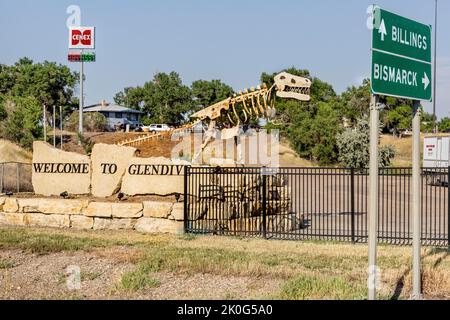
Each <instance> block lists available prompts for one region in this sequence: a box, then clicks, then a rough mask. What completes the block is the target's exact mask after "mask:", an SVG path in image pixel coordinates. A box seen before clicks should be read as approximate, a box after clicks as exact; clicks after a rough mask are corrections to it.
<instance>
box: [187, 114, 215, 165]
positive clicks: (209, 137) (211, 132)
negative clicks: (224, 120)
mask: <svg viewBox="0 0 450 320" xmlns="http://www.w3.org/2000/svg"><path fill="white" fill-rule="evenodd" d="M215 135H216V122H215V121H211V122H210V123H209V126H208V130H207V131H206V133H205V139H204V141H203V143H202V145H201V147H200V150H198V151H197V153H196V154H195V155H194V157H193V158H192V163H197V160H198V158H199V156H200V155H201V154H202V152H203V150H204V149H205V148H206V146H207V145H208V144H209V142H210V141H211V140H212V138H213V137H214V136H215Z"/></svg>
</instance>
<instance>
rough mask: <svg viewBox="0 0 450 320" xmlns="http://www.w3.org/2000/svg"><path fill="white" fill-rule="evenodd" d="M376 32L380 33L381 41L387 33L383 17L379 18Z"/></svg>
mask: <svg viewBox="0 0 450 320" xmlns="http://www.w3.org/2000/svg"><path fill="white" fill-rule="evenodd" d="M378 33H379V34H381V41H384V37H385V36H386V35H387V32H386V25H385V24H384V19H383V20H381V23H380V28H378Z"/></svg>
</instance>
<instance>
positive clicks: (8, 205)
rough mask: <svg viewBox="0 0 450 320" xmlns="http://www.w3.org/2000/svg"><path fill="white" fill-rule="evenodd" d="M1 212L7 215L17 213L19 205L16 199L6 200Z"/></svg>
mask: <svg viewBox="0 0 450 320" xmlns="http://www.w3.org/2000/svg"><path fill="white" fill-rule="evenodd" d="M3 211H4V212H7V213H13V212H18V211H19V204H18V203H17V199H16V198H6V199H5V203H4V204H3Z"/></svg>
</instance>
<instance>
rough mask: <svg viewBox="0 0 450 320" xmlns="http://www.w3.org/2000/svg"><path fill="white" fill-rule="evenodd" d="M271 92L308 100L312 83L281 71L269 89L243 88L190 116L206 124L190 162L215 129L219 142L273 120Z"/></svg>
mask: <svg viewBox="0 0 450 320" xmlns="http://www.w3.org/2000/svg"><path fill="white" fill-rule="evenodd" d="M273 91H275V94H276V96H277V97H280V98H285V99H296V100H298V101H309V100H310V91H311V80H309V79H307V78H303V77H299V76H294V75H292V74H289V73H287V72H282V73H280V74H277V75H276V76H275V77H274V84H273V85H272V87H270V88H268V87H267V85H265V84H263V85H262V87H260V86H258V87H257V88H256V89H255V88H251V89H250V90H247V89H245V90H244V92H239V94H235V95H234V96H233V97H229V98H227V99H225V100H223V101H220V102H218V103H215V104H213V105H212V106H209V107H207V108H205V109H202V110H200V111H198V112H196V113H194V114H193V115H191V118H193V119H194V120H197V121H203V122H206V124H207V125H208V130H207V131H206V134H205V137H204V141H203V144H202V146H201V149H200V150H199V151H198V152H197V153H196V154H195V156H194V158H193V162H196V161H197V158H198V157H199V156H200V154H201V153H202V152H203V150H204V149H205V148H206V146H207V145H208V143H209V142H210V141H211V139H213V138H215V137H216V133H217V130H218V129H219V130H221V133H222V134H221V137H222V139H229V138H232V137H236V136H238V135H239V132H240V130H239V129H240V127H241V126H244V125H246V124H249V122H250V121H252V120H253V121H257V120H258V119H266V120H270V119H272V118H273V117H274V116H275V113H276V109H275V98H274V94H273Z"/></svg>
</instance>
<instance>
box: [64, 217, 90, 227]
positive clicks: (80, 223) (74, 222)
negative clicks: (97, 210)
mask: <svg viewBox="0 0 450 320" xmlns="http://www.w3.org/2000/svg"><path fill="white" fill-rule="evenodd" d="M93 226H94V218H91V217H85V216H70V227H71V228H74V229H92V228H93Z"/></svg>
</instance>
